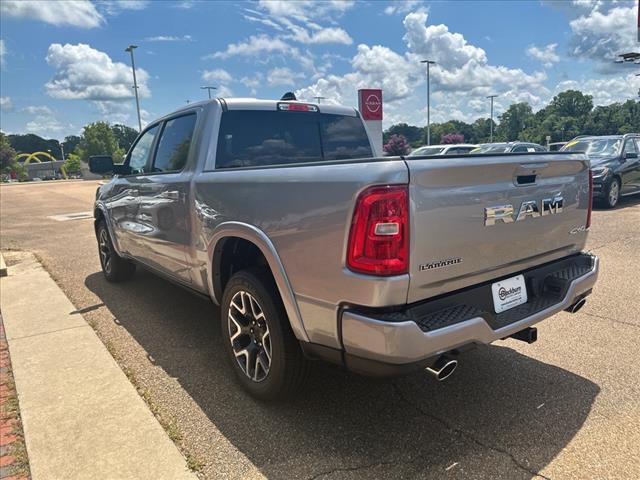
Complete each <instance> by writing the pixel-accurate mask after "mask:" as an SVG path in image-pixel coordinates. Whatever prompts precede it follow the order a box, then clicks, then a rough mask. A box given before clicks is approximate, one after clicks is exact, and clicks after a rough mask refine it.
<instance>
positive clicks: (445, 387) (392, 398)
mask: <svg viewBox="0 0 640 480" xmlns="http://www.w3.org/2000/svg"><path fill="white" fill-rule="evenodd" d="M85 285H86V286H87V288H89V290H91V291H92V292H94V293H95V294H96V295H97V296H98V297H99V298H100V299H101V301H102V302H104V304H105V305H106V306H107V307H108V308H109V310H110V311H111V313H112V314H113V315H114V316H115V318H116V320H117V323H118V324H119V325H121V326H122V327H124V328H125V329H126V330H127V331H128V332H129V334H130V335H132V336H133V338H134V339H135V340H136V341H137V342H138V343H139V344H140V345H141V346H142V347H143V348H144V349H145V350H146V352H147V353H148V354H149V357H150V359H152V361H153V362H154V363H155V364H156V365H157V366H158V367H161V368H162V369H164V370H165V371H166V373H167V374H168V375H169V376H170V377H174V378H176V379H177V380H178V381H179V383H180V385H181V386H182V388H184V390H185V391H186V392H187V393H188V394H189V395H190V396H191V397H192V399H193V400H194V401H195V402H196V403H197V404H198V406H199V407H200V409H201V410H202V411H203V412H204V413H205V414H206V415H207V417H208V418H209V419H210V420H211V422H212V423H213V424H215V426H216V427H217V429H219V430H220V432H222V433H223V434H224V435H225V437H226V438H227V439H228V440H229V441H230V442H231V443H233V445H234V446H235V447H237V448H238V450H239V451H241V452H242V453H243V454H244V455H246V457H247V458H248V459H249V460H250V461H251V462H253V463H254V464H255V465H256V466H257V467H258V468H259V469H260V470H261V471H262V473H263V474H264V475H266V476H267V477H268V478H275V479H279V478H283V479H285V478H286V479H289V478H313V477H317V476H321V475H323V474H327V475H328V474H343V475H345V476H349V477H350V478H360V477H366V478H372V477H381V476H384V477H388V478H404V477H421V478H435V477H441V476H444V475H445V474H446V476H447V478H449V477H452V478H480V477H482V478H510V479H511V478H532V477H533V476H535V473H536V472H538V471H540V470H541V469H543V468H544V467H545V466H546V465H547V464H548V463H549V462H550V461H551V460H552V459H553V458H554V457H556V456H557V455H558V454H559V453H560V452H561V451H562V450H563V448H565V447H566V446H567V444H568V443H569V442H570V441H571V439H572V438H573V437H574V435H575V434H576V433H577V432H578V431H579V430H580V428H581V426H582V425H583V423H584V421H585V420H586V418H587V416H588V414H589V412H590V409H591V406H592V404H593V402H594V400H595V398H596V396H597V395H598V393H599V391H600V389H599V387H598V386H597V385H596V384H594V383H592V382H591V381H589V380H587V379H585V378H582V377H580V376H578V375H575V374H573V373H571V372H568V371H566V370H563V369H562V368H558V367H556V366H553V365H549V364H545V363H543V362H540V361H538V360H535V359H533V358H530V357H527V356H524V355H522V354H520V353H518V352H516V351H515V350H513V349H511V348H508V346H489V347H480V348H478V349H476V350H474V351H471V352H468V353H467V354H465V355H464V356H463V357H462V359H461V363H460V366H459V368H458V371H457V372H456V373H455V374H454V375H453V376H452V377H451V378H450V379H449V380H447V381H446V382H443V383H437V382H435V381H433V380H431V378H426V377H425V376H424V375H423V374H422V373H419V374H416V375H412V376H408V377H403V378H400V379H395V380H386V381H380V380H372V379H367V378H362V377H359V376H356V375H352V374H350V373H348V372H344V371H342V370H340V369H338V368H335V367H331V366H325V365H321V364H316V365H315V367H314V368H313V369H312V372H311V375H310V378H309V381H308V383H307V386H306V387H305V388H304V390H303V391H302V392H301V394H300V395H299V396H298V397H297V398H296V399H294V400H291V401H288V402H286V403H281V404H261V403H259V402H256V401H254V400H252V399H251V398H249V397H248V396H247V395H246V394H245V393H244V392H243V391H242V390H241V389H240V388H239V387H238V386H237V384H236V382H235V381H234V378H233V372H232V371H231V369H230V368H229V366H228V364H227V359H226V358H225V357H224V350H223V345H222V338H221V334H220V327H219V315H218V312H217V308H215V307H214V306H213V305H212V304H211V303H210V302H208V301H206V300H204V299H199V298H197V297H194V296H193V295H191V294H190V293H188V292H186V291H184V290H182V289H180V288H179V287H176V286H173V285H171V284H170V283H168V282H165V281H164V280H162V279H159V278H157V277H155V276H154V275H152V274H150V273H148V272H146V271H143V270H139V271H138V272H137V273H136V276H135V278H134V280H132V281H130V282H127V283H124V284H120V285H113V284H108V283H107V282H106V281H105V280H104V278H103V276H102V274H101V273H94V274H92V275H90V276H88V277H87V278H86V280H85ZM501 345H509V342H505V343H502V344H501ZM151 393H152V395H153V392H151ZM177 420H178V426H180V423H181V419H180V418H178V419H177ZM182 420H186V419H182ZM203 428H204V427H203ZM201 438H207V436H206V435H203V436H202V437H201ZM188 442H189V440H188V439H187V444H188ZM200 460H203V461H204V462H205V463H207V462H208V461H209V460H210V459H206V458H205V459H200ZM218 461H219V460H218Z"/></svg>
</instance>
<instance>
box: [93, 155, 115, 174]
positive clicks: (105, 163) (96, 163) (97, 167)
mask: <svg viewBox="0 0 640 480" xmlns="http://www.w3.org/2000/svg"><path fill="white" fill-rule="evenodd" d="M89 170H90V171H91V173H97V174H99V175H105V174H107V173H113V159H112V158H111V156H110V155H93V156H91V157H89Z"/></svg>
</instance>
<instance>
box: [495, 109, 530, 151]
mask: <svg viewBox="0 0 640 480" xmlns="http://www.w3.org/2000/svg"><path fill="white" fill-rule="evenodd" d="M498 118H499V119H500V123H499V124H498V128H497V129H496V139H497V140H500V141H504V142H512V141H514V140H524V139H523V135H522V134H523V132H524V130H525V129H526V128H527V127H529V126H531V124H532V122H533V119H534V117H533V110H532V109H531V105H529V104H528V103H527V102H521V103H512V104H511V105H510V106H509V108H508V109H507V110H506V111H505V112H504V113H503V114H502V115H500V116H499V117H498Z"/></svg>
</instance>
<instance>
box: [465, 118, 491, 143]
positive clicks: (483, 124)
mask: <svg viewBox="0 0 640 480" xmlns="http://www.w3.org/2000/svg"><path fill="white" fill-rule="evenodd" d="M491 122H492V121H491V120H490V119H489V118H478V119H477V120H476V121H475V122H473V123H472V124H471V136H469V137H467V141H469V142H470V143H487V142H488V141H489V138H490V137H491ZM493 131H494V132H495V131H496V122H493Z"/></svg>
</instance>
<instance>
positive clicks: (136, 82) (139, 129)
mask: <svg viewBox="0 0 640 480" xmlns="http://www.w3.org/2000/svg"><path fill="white" fill-rule="evenodd" d="M136 48H138V46H137V45H129V46H128V47H127V48H125V49H124V51H125V52H129V53H130V54H131V69H132V70H133V89H134V91H135V93H136V110H137V111H138V131H139V132H141V131H142V120H141V119H140V99H139V98H138V80H137V79H136V64H135V62H134V60H133V51H134V50H135V49H136Z"/></svg>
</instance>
